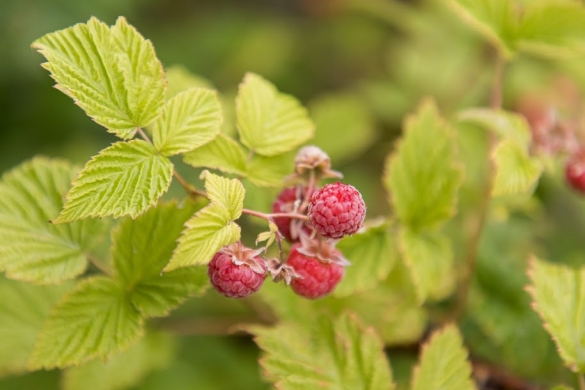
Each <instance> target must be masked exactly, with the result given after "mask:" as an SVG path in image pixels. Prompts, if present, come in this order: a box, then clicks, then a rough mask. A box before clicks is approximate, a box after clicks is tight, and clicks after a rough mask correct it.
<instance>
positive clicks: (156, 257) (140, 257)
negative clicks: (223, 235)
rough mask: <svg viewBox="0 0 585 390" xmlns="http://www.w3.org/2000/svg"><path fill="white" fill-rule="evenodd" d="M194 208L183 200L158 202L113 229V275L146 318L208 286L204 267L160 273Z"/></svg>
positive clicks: (164, 313)
mask: <svg viewBox="0 0 585 390" xmlns="http://www.w3.org/2000/svg"><path fill="white" fill-rule="evenodd" d="M196 210H197V206H196V205H194V204H192V203H186V204H185V205H184V206H183V207H178V206H177V204H176V202H171V203H159V204H158V205H157V206H156V207H154V208H151V209H150V210H148V211H147V212H146V213H144V214H143V215H141V216H140V217H138V218H137V219H136V220H134V221H133V220H131V219H130V218H126V219H124V220H122V222H120V224H119V225H118V226H117V227H116V229H115V230H114V232H113V237H112V238H113V246H112V259H113V263H114V267H113V268H114V270H115V275H116V277H117V279H118V280H120V281H121V283H123V284H124V285H125V286H126V290H127V291H128V292H129V295H130V301H131V302H132V304H133V305H134V306H135V307H136V308H137V309H138V310H139V311H140V312H141V314H142V315H143V316H145V317H153V316H164V315H168V314H169V312H170V310H172V309H173V308H175V307H176V306H178V305H179V304H180V303H182V302H183V301H185V300H186V299H187V298H189V297H192V296H194V295H196V294H200V293H202V292H203V291H205V288H206V287H207V286H208V285H209V283H208V280H207V278H206V275H205V270H202V269H199V268H189V269H181V270H176V271H173V272H168V273H165V274H163V273H162V270H163V268H164V267H165V266H166V265H167V264H168V262H169V260H170V259H171V256H172V253H173V250H174V249H175V247H176V245H177V242H176V240H177V238H178V237H179V235H180V233H181V231H182V230H183V225H184V223H185V222H186V221H187V220H188V219H189V218H190V217H191V216H192V215H193V213H194V212H195V211H196Z"/></svg>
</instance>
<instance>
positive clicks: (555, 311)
mask: <svg viewBox="0 0 585 390" xmlns="http://www.w3.org/2000/svg"><path fill="white" fill-rule="evenodd" d="M528 275H529V277H530V279H531V280H532V284H531V286H530V287H529V288H528V291H529V292H530V294H531V295H532V299H533V301H534V306H533V307H534V309H535V310H536V311H537V312H538V314H539V315H540V316H541V318H542V320H543V321H544V327H545V329H546V330H547V331H548V333H550V335H551V337H552V338H553V340H554V341H555V343H556V345H557V347H558V349H559V354H560V355H561V358H562V359H563V361H564V362H565V364H566V365H567V366H568V367H569V368H570V369H571V370H573V371H575V372H581V373H582V372H585V328H583V323H584V322H585V310H583V307H584V303H583V300H584V299H585V267H581V268H579V269H572V268H569V267H567V266H564V265H557V264H550V263H546V262H544V261H541V260H538V259H532V261H531V264H530V269H529V272H528Z"/></svg>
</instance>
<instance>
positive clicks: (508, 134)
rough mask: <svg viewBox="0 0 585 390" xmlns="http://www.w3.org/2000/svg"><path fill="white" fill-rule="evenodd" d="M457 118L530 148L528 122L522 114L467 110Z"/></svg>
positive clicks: (477, 109) (478, 109) (491, 110)
mask: <svg viewBox="0 0 585 390" xmlns="http://www.w3.org/2000/svg"><path fill="white" fill-rule="evenodd" d="M457 118H458V120H459V121H461V122H466V123H473V124H475V125H478V126H480V127H482V128H484V129H487V130H491V131H494V132H495V133H496V134H498V135H499V136H501V137H502V138H504V139H510V140H512V141H514V142H516V143H518V144H519V145H522V147H524V148H528V146H529V145H530V142H531V140H532V136H531V134H530V128H529V126H528V122H526V118H525V117H523V116H522V115H520V114H515V113H512V112H508V111H504V110H494V109H490V108H467V109H465V110H463V111H460V112H459V114H458V115H457Z"/></svg>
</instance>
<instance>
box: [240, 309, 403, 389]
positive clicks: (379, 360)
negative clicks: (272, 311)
mask: <svg viewBox="0 0 585 390" xmlns="http://www.w3.org/2000/svg"><path fill="white" fill-rule="evenodd" d="M314 325H315V326H314V327H312V328H309V327H308V326H303V325H301V324H300V323H298V322H284V323H280V324H279V325H277V326H276V327H273V328H262V327H253V328H252V329H251V331H252V332H253V333H254V334H255V335H256V337H255V341H256V343H257V344H258V345H259V346H260V348H261V349H262V350H263V351H264V356H263V357H262V358H261V360H260V364H261V366H262V368H263V369H264V375H265V376H266V378H267V379H268V380H270V381H272V382H275V385H276V387H277V388H279V389H282V390H288V389H303V388H307V389H309V388H315V387H314V386H315V385H318V387H319V388H326V389H347V390H353V389H376V390H384V389H393V388H394V385H393V383H392V373H391V372H390V367H389V365H388V361H387V359H386V356H385V354H384V349H383V348H384V345H383V343H382V341H381V340H380V338H379V336H378V335H377V334H376V332H375V331H374V330H373V329H372V328H364V327H363V325H361V324H360V323H359V322H358V321H357V318H356V317H355V316H352V315H343V316H341V317H340V318H339V319H337V320H334V321H332V320H331V319H330V318H329V317H326V316H324V317H321V318H319V320H318V321H317V323H316V324H314Z"/></svg>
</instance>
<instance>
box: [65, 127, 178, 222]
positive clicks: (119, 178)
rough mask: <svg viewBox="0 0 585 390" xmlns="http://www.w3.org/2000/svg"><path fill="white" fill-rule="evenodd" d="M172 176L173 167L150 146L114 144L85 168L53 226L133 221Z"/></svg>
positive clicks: (153, 201)
mask: <svg viewBox="0 0 585 390" xmlns="http://www.w3.org/2000/svg"><path fill="white" fill-rule="evenodd" d="M172 175H173V164H172V163H171V162H170V161H169V159H167V158H166V157H163V156H161V155H160V154H158V153H157V151H156V149H154V147H153V146H152V145H151V144H149V143H147V142H145V141H142V140H138V139H136V140H132V141H128V142H123V141H120V142H116V143H115V144H112V145H111V146H110V147H108V148H106V149H104V150H102V151H101V152H100V153H99V154H98V155H97V156H94V157H93V158H92V159H91V160H90V161H89V162H88V163H87V164H86V165H85V167H84V168H83V170H82V171H81V173H80V174H79V176H77V178H76V179H75V180H74V181H73V188H72V189H71V190H70V191H69V193H67V200H66V201H65V206H64V208H63V211H61V214H60V215H59V217H58V218H57V219H55V220H53V223H63V222H71V221H75V220H77V219H82V218H87V217H92V218H95V217H105V216H108V215H113V216H114V218H117V217H121V216H123V215H130V216H131V217H132V218H136V217H137V216H139V215H140V214H142V213H143V212H144V211H146V210H147V209H148V208H149V207H150V206H153V205H154V204H155V203H156V201H157V200H158V198H159V197H160V196H161V195H162V194H163V193H164V192H166V191H167V189H168V188H169V186H170V184H171V179H172Z"/></svg>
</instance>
